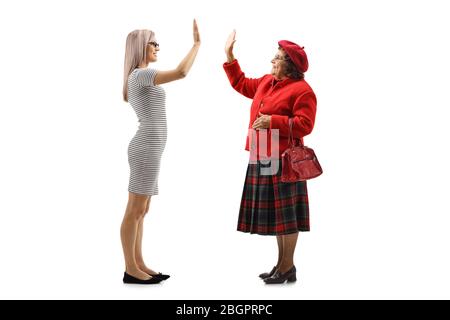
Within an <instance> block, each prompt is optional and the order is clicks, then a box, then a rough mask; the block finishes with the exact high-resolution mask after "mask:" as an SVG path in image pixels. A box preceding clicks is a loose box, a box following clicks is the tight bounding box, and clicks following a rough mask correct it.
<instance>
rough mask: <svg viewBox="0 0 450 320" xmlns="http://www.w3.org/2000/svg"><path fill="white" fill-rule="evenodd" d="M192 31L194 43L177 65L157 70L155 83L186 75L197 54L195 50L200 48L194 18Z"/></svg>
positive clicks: (177, 78) (198, 34)
mask: <svg viewBox="0 0 450 320" xmlns="http://www.w3.org/2000/svg"><path fill="white" fill-rule="evenodd" d="M193 27H194V28H193V31H194V45H193V46H192V48H191V50H189V52H188V54H187V55H186V57H184V59H183V60H182V61H181V62H180V64H179V65H178V67H176V68H175V69H173V70H169V71H161V70H159V71H158V73H157V74H156V76H155V80H154V82H155V84H157V85H158V84H163V83H167V82H171V81H175V80H179V79H182V78H184V77H186V76H187V74H188V73H189V70H191V67H192V64H193V63H194V61H195V57H196V56H197V52H198V50H199V49H200V33H199V32H198V26H197V21H196V20H195V19H194V24H193Z"/></svg>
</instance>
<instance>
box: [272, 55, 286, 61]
mask: <svg viewBox="0 0 450 320" xmlns="http://www.w3.org/2000/svg"><path fill="white" fill-rule="evenodd" d="M273 59H274V60H281V61H286V60H289V58H288V57H280V56H279V55H276V56H275V57H273Z"/></svg>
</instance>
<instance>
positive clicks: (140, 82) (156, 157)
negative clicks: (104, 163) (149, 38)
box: [128, 69, 167, 196]
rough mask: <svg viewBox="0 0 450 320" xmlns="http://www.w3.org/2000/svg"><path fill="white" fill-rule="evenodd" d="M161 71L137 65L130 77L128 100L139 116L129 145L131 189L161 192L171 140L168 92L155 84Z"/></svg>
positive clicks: (143, 191)
mask: <svg viewBox="0 0 450 320" xmlns="http://www.w3.org/2000/svg"><path fill="white" fill-rule="evenodd" d="M156 73H157V71H156V70H154V69H135V70H133V72H131V74H130V76H129V77H128V101H129V103H130V104H131V106H132V107H133V109H134V111H135V112H136V115H137V117H138V119H139V129H138V130H137V132H136V135H135V136H134V137H133V139H132V140H131V142H130V144H129V146H128V163H129V164H130V183H129V185H128V191H129V192H133V193H137V194H144V195H149V196H152V195H157V194H158V175H159V168H160V162H161V156H162V153H163V151H164V147H165V145H166V141H167V121H166V104H165V101H166V96H165V92H164V89H163V88H162V87H160V86H157V85H154V79H155V75H156Z"/></svg>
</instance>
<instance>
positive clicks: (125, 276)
mask: <svg viewBox="0 0 450 320" xmlns="http://www.w3.org/2000/svg"><path fill="white" fill-rule="evenodd" d="M161 281H162V279H159V278H157V277H151V278H150V279H148V280H141V279H138V278H135V277H133V276H130V275H129V274H128V273H126V272H125V273H124V274H123V283H131V284H156V283H160V282H161Z"/></svg>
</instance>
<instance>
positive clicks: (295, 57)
mask: <svg viewBox="0 0 450 320" xmlns="http://www.w3.org/2000/svg"><path fill="white" fill-rule="evenodd" d="M278 45H279V46H280V47H281V48H283V50H284V51H286V53H287V55H288V56H289V58H291V60H292V62H293V63H294V65H295V67H296V68H297V70H298V71H299V72H306V70H308V57H307V56H306V52H305V50H303V48H304V47H300V46H299V45H298V44H296V43H294V42H291V41H288V40H280V41H278Z"/></svg>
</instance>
